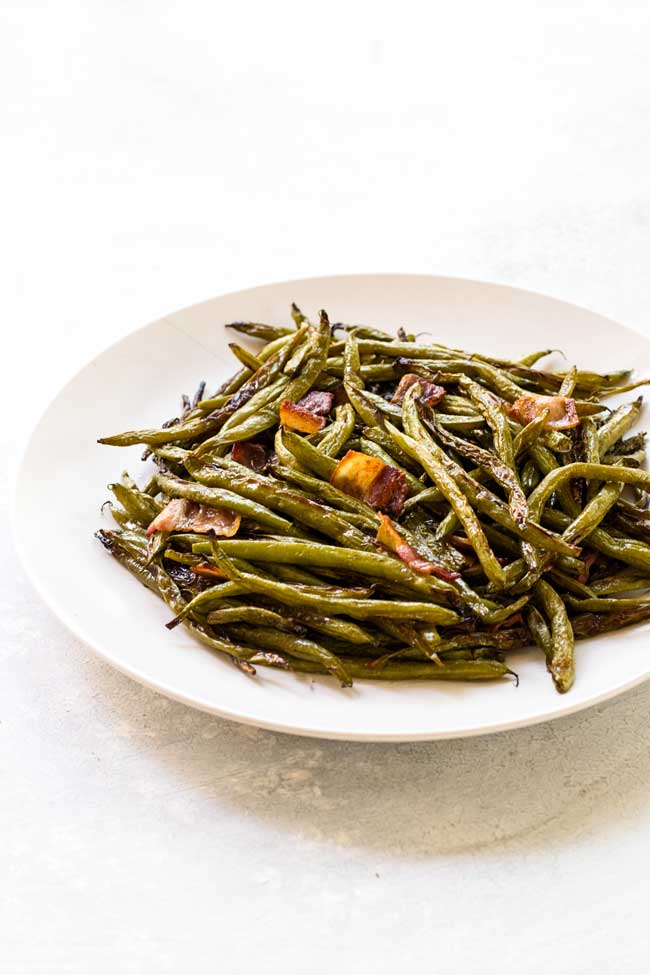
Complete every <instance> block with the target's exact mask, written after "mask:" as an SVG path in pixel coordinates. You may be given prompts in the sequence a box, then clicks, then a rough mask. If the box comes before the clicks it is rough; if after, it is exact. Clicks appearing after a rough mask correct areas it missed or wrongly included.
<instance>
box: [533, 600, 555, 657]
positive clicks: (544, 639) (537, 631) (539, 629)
mask: <svg viewBox="0 0 650 975" xmlns="http://www.w3.org/2000/svg"><path fill="white" fill-rule="evenodd" d="M526 625H527V627H528V629H529V631H530V635H531V636H532V638H533V640H534V641H535V644H536V645H537V646H538V647H539V649H540V650H541V651H542V653H543V654H544V656H545V657H547V658H550V657H551V656H552V653H553V639H552V637H551V631H550V630H549V628H548V625H547V623H546V620H545V619H544V617H543V616H542V614H541V613H540V611H539V610H538V609H537V608H536V607H535V606H528V607H526Z"/></svg>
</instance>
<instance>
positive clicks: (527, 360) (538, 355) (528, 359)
mask: <svg viewBox="0 0 650 975" xmlns="http://www.w3.org/2000/svg"><path fill="white" fill-rule="evenodd" d="M558 351H559V350H558V349H542V350H541V351H540V352H531V353H530V354H529V355H525V356H524V357H523V358H522V359H519V362H520V363H521V365H522V366H534V365H535V363H536V362H539V360H540V359H544V358H545V357H546V356H547V355H551V353H552V352H558Z"/></svg>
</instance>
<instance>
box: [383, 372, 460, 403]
mask: <svg viewBox="0 0 650 975" xmlns="http://www.w3.org/2000/svg"><path fill="white" fill-rule="evenodd" d="M416 383H419V384H420V387H421V389H422V399H423V400H424V402H425V403H426V404H427V405H428V406H437V404H438V403H439V402H440V400H441V399H442V398H443V396H444V395H445V393H446V392H447V390H446V389H445V388H444V386H436V384H435V383H432V382H431V380H430V379H424V378H423V377H422V376H416V374H415V373H414V372H407V373H406V374H405V375H404V376H402V378H401V379H400V381H399V386H398V387H397V389H396V390H395V392H394V393H393V398H392V400H391V403H397V404H401V403H402V400H403V399H404V396H405V395H406V391H407V389H410V388H411V386H415V384H416Z"/></svg>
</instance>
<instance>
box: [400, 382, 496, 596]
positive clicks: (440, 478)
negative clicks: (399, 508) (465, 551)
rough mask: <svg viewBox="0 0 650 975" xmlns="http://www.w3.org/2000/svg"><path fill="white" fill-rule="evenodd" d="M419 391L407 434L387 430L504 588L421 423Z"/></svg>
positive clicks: (411, 403)
mask: <svg viewBox="0 0 650 975" xmlns="http://www.w3.org/2000/svg"><path fill="white" fill-rule="evenodd" d="M416 388H419V387H414V386H412V387H411V389H410V390H408V391H407V394H406V396H405V397H404V402H403V419H404V426H405V429H406V433H401V432H400V431H399V430H398V429H397V428H396V427H394V426H393V425H392V424H389V423H388V424H387V425H386V429H387V430H388V432H389V433H390V435H391V436H392V437H393V439H394V440H396V442H397V444H398V446H400V447H401V448H402V450H406V452H407V453H410V454H411V456H412V457H413V458H414V459H417V460H419V462H420V463H421V464H422V466H423V467H424V469H425V470H426V472H427V474H428V475H429V477H430V478H431V479H432V481H434V482H435V484H436V486H437V487H438V489H439V490H440V491H441V492H442V494H443V495H444V496H445V498H446V499H447V501H448V502H449V503H450V505H451V506H452V508H453V509H454V511H455V513H456V516H457V518H458V520H459V521H460V522H461V524H462V526H463V528H464V529H465V532H466V533H467V537H468V539H469V541H470V542H471V544H472V547H473V549H474V551H475V552H476V556H477V558H478V560H479V562H480V563H481V566H482V567H483V571H484V572H485V574H486V576H487V577H488V579H489V580H490V581H491V582H494V583H495V584H496V585H499V584H503V582H504V581H505V580H504V576H503V568H502V567H501V565H500V564H499V561H498V559H497V558H496V556H495V554H494V552H493V551H492V549H491V548H490V546H489V544H488V541H487V539H486V537H485V533H484V532H483V529H482V528H481V525H480V522H479V520H478V518H477V516H476V514H475V513H474V511H473V510H472V508H471V507H470V506H469V504H468V503H467V500H466V498H465V496H464V494H463V492H462V491H461V489H460V488H459V486H458V485H457V483H456V481H455V480H454V478H453V477H452V476H451V474H449V473H448V471H447V470H446V468H445V466H444V464H443V462H442V454H443V452H442V450H440V448H439V447H438V446H437V445H436V444H435V443H434V442H433V440H431V438H430V437H428V436H427V435H426V432H425V430H424V428H423V427H422V424H421V423H420V420H419V418H418V416H417V407H416V403H415V399H414V398H413V394H412V390H414V389H416ZM409 394H411V395H409Z"/></svg>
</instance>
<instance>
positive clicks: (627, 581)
mask: <svg viewBox="0 0 650 975" xmlns="http://www.w3.org/2000/svg"><path fill="white" fill-rule="evenodd" d="M635 589H650V574H647V573H643V572H639V571H638V570H637V569H623V570H622V571H621V572H619V573H618V574H617V575H614V576H605V577H604V578H601V579H594V580H593V582H591V583H590V590H591V591H590V592H589V593H588V595H589V596H608V595H611V594H613V593H617V592H633V591H634V590H635Z"/></svg>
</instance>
